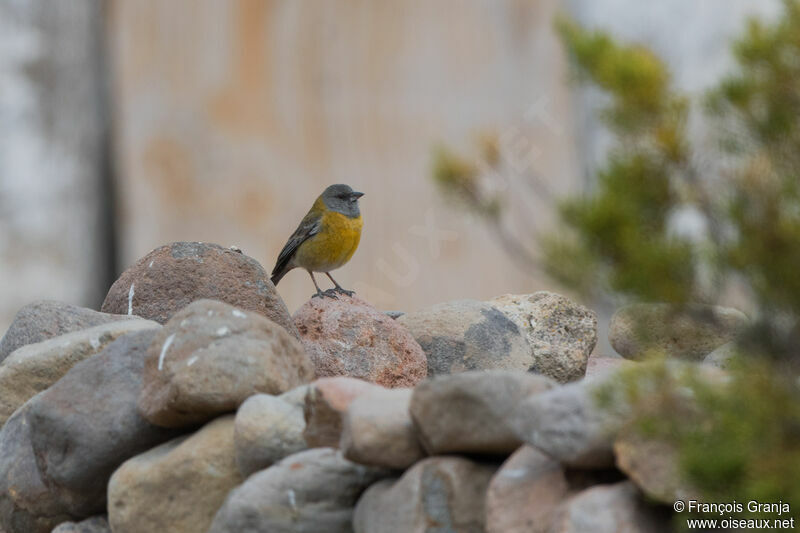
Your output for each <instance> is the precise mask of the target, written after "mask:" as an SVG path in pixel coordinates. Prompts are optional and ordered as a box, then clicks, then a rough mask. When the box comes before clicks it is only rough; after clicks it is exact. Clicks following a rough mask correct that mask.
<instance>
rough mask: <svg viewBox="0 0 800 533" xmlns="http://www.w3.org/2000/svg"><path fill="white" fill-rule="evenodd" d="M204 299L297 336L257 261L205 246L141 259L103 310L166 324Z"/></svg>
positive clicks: (179, 245) (172, 247) (176, 247)
mask: <svg viewBox="0 0 800 533" xmlns="http://www.w3.org/2000/svg"><path fill="white" fill-rule="evenodd" d="M202 299H210V300H218V301H220V302H225V303H228V304H230V305H233V306H236V307H238V308H239V309H242V310H244V311H245V312H247V311H253V312H256V313H259V314H261V315H264V316H265V317H267V318H269V319H270V320H272V321H273V322H275V323H276V324H279V325H280V326H282V327H284V328H285V329H286V331H288V332H289V333H291V334H292V335H293V336H295V337H297V329H295V327H294V323H293V322H292V318H291V316H290V315H289V310H288V309H287V308H286V304H285V303H283V300H282V299H281V297H280V295H278V292H277V291H276V290H275V286H274V285H273V284H272V282H271V281H270V280H269V276H268V275H267V272H266V271H265V270H264V268H263V267H262V266H261V265H260V264H259V263H258V261H256V260H255V259H253V258H252V257H248V256H246V255H244V254H243V253H241V252H237V251H235V250H231V249H229V248H223V247H222V246H219V245H217V244H210V243H203V242H174V243H172V244H167V245H164V246H161V247H160V248H156V249H155V250H153V251H152V252H150V253H149V254H147V255H146V256H144V257H143V258H141V259H139V261H137V262H136V264H134V265H133V266H132V267H130V268H128V270H126V271H125V272H123V273H122V275H121V276H120V277H119V279H117V281H115V282H114V284H113V285H112V286H111V289H109V291H108V294H107V295H106V299H105V301H104V302H103V307H102V310H103V311H105V312H108V313H126V314H130V313H129V311H131V312H132V314H134V315H139V316H141V317H144V318H148V319H150V320H155V321H156V322H159V323H161V324H164V323H166V322H167V320H169V319H170V318H172V316H173V315H174V314H175V313H177V312H178V311H180V310H181V309H183V308H184V307H186V306H187V305H189V304H190V303H192V302H194V301H196V300H202Z"/></svg>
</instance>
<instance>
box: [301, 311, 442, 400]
mask: <svg viewBox="0 0 800 533" xmlns="http://www.w3.org/2000/svg"><path fill="white" fill-rule="evenodd" d="M294 322H295V324H296V325H297V329H298V330H299V331H300V335H301V338H302V340H303V345H304V346H305V347H306V351H307V352H308V353H309V354H310V355H311V358H312V359H313V361H314V366H315V368H316V375H317V377H330V376H350V377H354V378H360V379H364V380H366V381H371V382H373V383H377V384H379V385H383V386H385V387H390V388H391V387H413V386H414V385H416V384H417V383H418V382H419V381H421V380H423V379H424V378H425V376H426V375H427V362H426V359H425V354H424V353H423V351H422V348H420V346H419V344H417V342H416V341H415V340H414V338H413V337H412V336H411V334H410V333H409V332H408V331H407V330H406V329H405V328H404V327H403V326H402V325H400V324H399V323H398V322H397V321H396V320H393V319H392V318H390V317H388V316H386V315H385V314H384V313H381V312H380V311H378V310H377V309H375V308H374V307H372V306H371V305H370V304H368V303H367V302H365V301H364V300H362V299H360V298H357V297H349V296H344V295H341V296H339V298H338V299H331V298H312V299H311V300H309V301H308V302H306V303H305V304H304V305H303V306H302V307H301V308H300V309H298V310H297V312H296V313H295V314H294Z"/></svg>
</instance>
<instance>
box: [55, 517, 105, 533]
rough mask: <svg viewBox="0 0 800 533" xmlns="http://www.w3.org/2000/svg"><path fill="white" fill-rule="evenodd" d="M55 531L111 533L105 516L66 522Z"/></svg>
mask: <svg viewBox="0 0 800 533" xmlns="http://www.w3.org/2000/svg"><path fill="white" fill-rule="evenodd" d="M53 533H111V528H110V527H109V525H108V519H107V518H106V517H105V516H93V517H91V518H87V519H86V520H82V521H80V522H64V523H63V524H59V526H58V527H57V528H55V529H54V530H53Z"/></svg>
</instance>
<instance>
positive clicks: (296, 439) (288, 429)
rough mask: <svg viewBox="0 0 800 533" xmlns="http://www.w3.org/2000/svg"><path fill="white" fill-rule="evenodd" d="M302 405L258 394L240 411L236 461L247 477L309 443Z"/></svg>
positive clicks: (237, 420)
mask: <svg viewBox="0 0 800 533" xmlns="http://www.w3.org/2000/svg"><path fill="white" fill-rule="evenodd" d="M305 427H306V422H305V419H304V418H303V407H302V405H298V404H293V403H290V401H285V400H284V399H282V398H281V397H279V396H270V395H269V394H254V395H253V396H250V397H249V398H248V399H247V400H246V401H245V402H244V403H243V404H242V406H241V407H239V410H238V411H236V431H235V433H234V434H235V443H236V464H237V465H238V467H239V472H241V474H242V475H243V476H244V477H247V476H249V475H250V474H252V473H253V472H257V471H259V470H262V469H264V468H267V467H268V466H271V465H272V464H273V463H276V462H278V461H280V460H281V459H283V458H284V457H287V456H289V455H292V454H294V453H298V452H301V451H303V450H305V449H306V448H307V447H308V446H307V445H306V441H305V439H304V438H303V430H304V429H305Z"/></svg>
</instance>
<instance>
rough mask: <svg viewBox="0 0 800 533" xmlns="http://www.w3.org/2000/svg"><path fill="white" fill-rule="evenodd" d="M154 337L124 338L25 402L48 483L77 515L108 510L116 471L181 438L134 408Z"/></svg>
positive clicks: (151, 334) (134, 335)
mask: <svg viewBox="0 0 800 533" xmlns="http://www.w3.org/2000/svg"><path fill="white" fill-rule="evenodd" d="M156 332H157V330H146V331H139V332H134V333H128V334H126V335H123V336H122V337H120V338H118V339H117V340H116V341H114V342H112V343H111V344H109V345H108V346H107V347H106V349H105V350H103V351H102V352H100V353H98V354H96V355H93V356H92V357H89V358H88V359H85V360H84V361H81V362H80V363H78V364H77V365H75V366H74V367H72V369H71V370H70V371H69V372H67V373H66V374H65V375H64V377H62V378H61V379H60V380H58V381H57V382H56V383H55V384H54V385H53V386H52V387H50V388H49V389H47V390H45V391H44V392H41V393H40V394H38V395H37V396H35V397H34V398H32V399H31V400H30V401H29V403H28V404H26V405H29V406H30V411H29V413H28V422H29V424H30V435H31V443H32V446H33V451H34V455H35V456H36V461H37V464H38V465H39V469H40V471H41V472H42V476H43V478H44V480H45V484H46V485H47V487H48V489H49V491H50V492H51V493H52V494H54V495H55V496H56V497H57V498H58V500H59V501H60V502H62V503H63V504H64V505H66V507H67V509H69V511H70V513H72V514H73V515H74V516H76V517H88V516H91V515H94V514H98V513H102V512H104V510H105V507H106V506H105V501H106V485H107V483H108V479H109V478H110V477H111V474H112V473H113V472H114V470H115V469H116V468H117V467H118V466H119V465H120V464H122V462H123V461H125V460H126V459H128V458H130V457H133V456H134V455H137V454H139V453H141V452H143V451H145V450H147V449H149V448H152V447H153V446H155V445H157V444H160V443H161V442H164V441H165V440H168V439H170V438H172V437H173V436H175V432H174V431H170V430H166V429H163V428H160V427H157V426H154V425H152V424H150V423H149V422H147V420H145V419H144V418H142V416H141V415H139V412H138V410H137V408H136V402H137V399H138V396H139V391H140V389H141V386H142V371H143V369H144V354H145V351H146V350H147V347H148V346H149V345H150V343H151V342H152V340H153V338H154V337H155V335H156Z"/></svg>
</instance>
